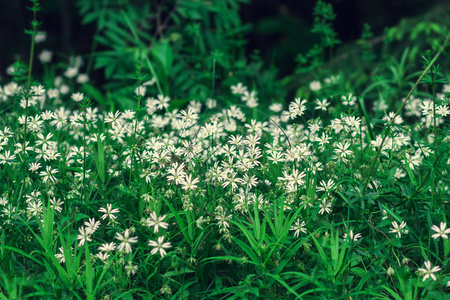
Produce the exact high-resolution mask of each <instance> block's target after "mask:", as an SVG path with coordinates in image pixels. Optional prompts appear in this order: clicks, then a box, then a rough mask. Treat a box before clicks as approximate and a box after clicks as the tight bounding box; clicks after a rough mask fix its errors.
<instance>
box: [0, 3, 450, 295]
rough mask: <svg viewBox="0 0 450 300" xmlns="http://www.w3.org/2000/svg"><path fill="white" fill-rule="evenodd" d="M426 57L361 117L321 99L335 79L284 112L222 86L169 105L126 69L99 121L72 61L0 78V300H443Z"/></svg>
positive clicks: (434, 92)
mask: <svg viewBox="0 0 450 300" xmlns="http://www.w3.org/2000/svg"><path fill="white" fill-rule="evenodd" d="M32 2H33V3H37V1H32ZM36 25H37V24H36ZM33 28H34V31H32V32H31V33H32V37H33V38H34V42H33V43H32V45H33V46H32V48H33V49H34V43H36V42H38V41H39V38H38V37H39V35H37V26H36V27H33ZM441 42H442V44H441V45H442V46H441V47H440V48H439V49H437V51H435V53H431V51H428V52H425V53H424V55H423V57H422V60H423V64H424V68H423V70H420V72H418V73H417V75H416V76H415V77H414V78H412V79H411V80H410V85H408V89H407V90H406V92H405V94H404V95H402V96H401V98H399V99H398V105H397V106H396V107H389V106H388V105H386V104H385V103H384V102H383V101H384V99H383V98H381V97H380V98H378V99H375V101H374V109H373V110H372V109H370V107H369V106H368V105H367V103H368V102H366V101H365V100H364V99H363V98H362V97H361V96H360V95H358V94H355V93H352V92H348V93H345V94H341V95H339V96H336V95H331V94H330V95H326V94H324V93H325V91H332V90H333V89H334V88H335V87H337V86H338V85H339V84H340V83H343V82H345V80H346V78H343V77H344V76H343V75H342V74H333V75H330V76H328V77H325V78H322V79H317V80H314V81H311V82H310V84H309V86H308V88H309V95H310V97H308V98H306V97H294V98H293V99H289V101H288V104H286V103H285V102H284V100H283V101H281V100H280V101H274V102H273V103H270V104H269V105H265V104H264V103H261V102H260V100H259V96H258V91H257V90H256V89H253V88H251V87H250V86H249V85H246V84H245V83H244V82H240V81H239V82H236V84H233V85H230V86H229V87H228V88H229V98H230V99H231V100H230V101H232V102H233V103H235V104H232V105H226V104H224V103H221V102H220V101H217V100H216V99H215V97H214V96H212V97H210V98H207V99H190V100H189V101H188V102H187V104H186V105H184V106H183V107H179V108H177V107H175V108H174V106H173V105H172V103H173V100H172V99H171V97H170V95H163V94H160V93H158V92H157V88H156V82H157V81H158V78H156V77H152V76H150V75H147V73H150V70H148V69H147V68H146V65H145V64H144V63H140V62H136V64H135V74H134V78H135V86H134V89H135V90H134V93H133V94H130V95H129V97H130V98H131V99H134V103H135V107H134V108H133V109H128V110H123V111H122V110H117V109H112V110H107V109H105V107H101V106H98V105H96V103H95V101H93V100H92V99H90V97H88V96H87V95H85V93H84V92H83V85H85V84H87V83H88V82H89V74H84V73H83V59H82V58H81V57H76V58H74V59H72V60H71V62H70V64H69V65H68V66H67V67H66V68H65V69H64V70H61V73H60V74H55V76H54V78H52V80H51V81H48V80H47V82H46V83H45V84H44V83H42V82H41V81H40V79H39V75H38V74H36V76H35V77H33V80H31V79H30V78H31V77H30V76H31V75H30V73H31V64H28V65H25V64H21V63H15V64H13V65H11V67H10V68H9V69H8V70H7V73H8V75H9V76H10V77H7V78H6V79H7V80H6V81H5V82H3V83H2V84H1V86H0V101H1V102H0V103H1V110H2V114H1V116H0V172H1V175H2V176H1V178H2V180H1V181H0V192H1V194H0V299H450V297H449V296H448V295H449V291H450V265H449V253H450V241H449V239H448V235H449V234H450V225H447V217H448V216H449V211H450V207H449V203H448V200H449V183H450V182H449V178H448V174H449V162H450V155H449V150H450V135H449V131H448V127H447V123H448V122H447V118H448V115H449V114H450V110H449V102H450V85H448V84H446V83H445V80H444V79H445V78H448V73H446V71H445V70H441V69H440V68H439V67H437V63H436V60H437V59H438V58H439V60H445V59H447V58H445V57H444V56H441V57H439V55H441V54H442V53H443V52H444V49H445V46H446V44H448V37H447V38H446V39H445V37H444V38H443V39H442V41H441ZM32 55H33V54H32ZM37 57H38V60H37V61H38V62H39V63H42V64H44V65H48V64H51V63H52V61H53V58H52V53H51V52H50V51H49V50H43V51H41V52H40V54H38V55H37ZM35 63H37V62H35ZM28 71H29V72H28ZM8 80H9V81H8ZM427 87H428V88H427ZM314 95H316V96H314ZM318 95H322V96H318ZM380 107H382V108H381V109H380ZM380 112H382V116H381V117H377V113H378V115H379V113H380Z"/></svg>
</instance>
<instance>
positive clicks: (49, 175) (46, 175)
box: [39, 166, 58, 183]
mask: <svg viewBox="0 0 450 300" xmlns="http://www.w3.org/2000/svg"><path fill="white" fill-rule="evenodd" d="M56 173H58V170H56V169H53V170H52V168H51V167H50V166H47V167H45V171H41V172H40V173H39V175H40V176H41V177H42V181H43V182H44V183H46V182H47V181H48V180H51V181H52V182H57V181H58V180H57V179H56V178H55V176H53V174H56Z"/></svg>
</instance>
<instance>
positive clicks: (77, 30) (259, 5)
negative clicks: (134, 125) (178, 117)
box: [0, 0, 447, 74]
mask: <svg viewBox="0 0 450 300" xmlns="http://www.w3.org/2000/svg"><path fill="white" fill-rule="evenodd" d="M94 1H96V0H94ZM97 1H98V0H97ZM152 1H153V2H159V1H158V0H151V1H150V2H152ZM28 2H29V1H27V0H15V1H0V22H1V23H0V24H1V28H2V30H0V40H1V41H2V43H0V55H1V57H2V59H1V61H0V74H4V72H5V68H6V66H7V65H9V64H10V63H11V62H12V61H13V60H15V59H16V58H18V57H21V58H24V57H26V56H27V55H28V53H27V52H28V48H29V43H28V40H27V39H26V38H24V37H25V35H24V34H23V31H24V29H25V28H28V27H29V20H30V19H31V12H29V11H27V10H26V9H25V7H26V6H28V5H29V3H28ZM167 2H170V1H167ZM328 2H329V3H331V4H332V5H333V9H334V11H335V13H336V15H337V16H338V17H337V19H336V22H335V29H336V31H337V33H338V37H339V39H341V40H342V41H343V42H344V43H345V42H348V41H353V40H356V39H358V38H359V37H360V35H361V31H362V28H363V24H364V23H368V24H370V25H371V27H372V30H373V32H374V33H375V35H379V34H382V33H383V30H384V28H385V27H386V26H393V25H395V24H397V23H398V22H399V20H400V19H402V18H404V17H411V16H420V15H421V14H423V13H424V12H427V11H429V10H432V9H433V8H434V7H437V6H439V5H443V4H444V3H445V2H447V1H443V0H365V1H359V0H334V1H328ZM75 3H76V1H72V0H44V1H41V6H42V7H43V8H44V10H43V11H42V12H41V13H40V15H39V16H38V18H39V20H41V21H42V23H43V25H42V30H44V31H46V32H47V33H48V40H47V44H46V48H48V49H49V50H52V51H55V52H65V53H72V54H85V53H88V52H89V50H90V45H91V42H92V36H93V34H94V32H95V28H94V26H83V25H82V24H81V18H80V17H79V14H78V9H77V8H76V5H75ZM315 3H316V1H313V0H305V1H298V0H258V1H250V3H248V4H245V5H243V6H242V9H241V13H240V15H241V18H242V22H243V23H244V24H246V23H249V24H251V25H252V29H251V32H250V34H249V35H248V37H247V38H248V43H247V45H246V51H247V53H251V52H252V51H253V50H255V49H259V50H261V53H262V55H263V58H265V61H268V62H273V63H274V64H275V65H276V66H277V67H278V68H279V69H280V70H281V73H282V74H287V73H289V72H292V61H293V59H294V58H295V56H296V55H297V54H298V53H299V52H306V51H307V50H308V49H309V47H310V45H311V44H312V42H314V37H313V35H312V34H311V33H310V27H311V24H312V22H313V15H312V11H313V8H314V5H315Z"/></svg>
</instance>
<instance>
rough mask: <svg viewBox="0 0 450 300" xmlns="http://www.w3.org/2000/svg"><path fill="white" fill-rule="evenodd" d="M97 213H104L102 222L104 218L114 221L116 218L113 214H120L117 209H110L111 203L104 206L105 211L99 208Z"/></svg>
mask: <svg viewBox="0 0 450 300" xmlns="http://www.w3.org/2000/svg"><path fill="white" fill-rule="evenodd" d="M98 211H99V212H102V213H104V215H103V216H102V220H104V219H106V218H109V219H110V220H115V219H116V218H117V217H116V216H115V215H114V214H117V213H119V212H120V210H118V209H117V208H114V209H112V204H111V203H108V204H106V209H105V208H103V207H101V208H100V209H99V210H98Z"/></svg>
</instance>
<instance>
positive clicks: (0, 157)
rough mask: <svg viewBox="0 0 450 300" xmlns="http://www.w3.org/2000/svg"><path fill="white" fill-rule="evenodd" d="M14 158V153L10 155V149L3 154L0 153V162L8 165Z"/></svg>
mask: <svg viewBox="0 0 450 300" xmlns="http://www.w3.org/2000/svg"><path fill="white" fill-rule="evenodd" d="M15 158H16V155H15V154H13V155H11V152H10V151H5V154H4V155H3V154H0V164H2V165H3V164H8V165H10V164H12V163H13V162H12V161H13V160H14V159H15Z"/></svg>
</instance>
